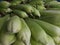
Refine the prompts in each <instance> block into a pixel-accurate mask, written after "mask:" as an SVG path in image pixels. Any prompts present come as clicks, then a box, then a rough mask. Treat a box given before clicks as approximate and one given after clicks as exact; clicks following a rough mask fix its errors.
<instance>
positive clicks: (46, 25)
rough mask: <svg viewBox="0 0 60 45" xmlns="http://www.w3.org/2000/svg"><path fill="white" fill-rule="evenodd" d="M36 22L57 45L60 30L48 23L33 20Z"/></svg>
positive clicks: (59, 41) (59, 40)
mask: <svg viewBox="0 0 60 45" xmlns="http://www.w3.org/2000/svg"><path fill="white" fill-rule="evenodd" d="M34 21H35V22H37V23H38V24H39V25H40V26H41V27H42V28H43V29H44V30H45V31H46V32H47V33H48V34H49V35H50V36H51V37H52V38H53V39H54V41H55V43H57V44H59V43H60V34H59V33H60V28H59V27H57V26H55V25H52V24H50V23H47V22H44V21H41V20H36V19H35V20H34Z"/></svg>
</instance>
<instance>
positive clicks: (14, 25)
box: [7, 16, 22, 33]
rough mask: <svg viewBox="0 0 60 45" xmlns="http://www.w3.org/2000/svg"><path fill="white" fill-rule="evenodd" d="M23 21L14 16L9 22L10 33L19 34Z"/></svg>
mask: <svg viewBox="0 0 60 45" xmlns="http://www.w3.org/2000/svg"><path fill="white" fill-rule="evenodd" d="M21 26H22V25H21V20H20V18H19V17H18V16H13V17H11V19H10V20H9V22H8V25H7V29H8V32H10V33H17V32H19V31H20V30H21Z"/></svg>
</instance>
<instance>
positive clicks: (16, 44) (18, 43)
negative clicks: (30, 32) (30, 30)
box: [13, 40, 25, 45]
mask: <svg viewBox="0 0 60 45" xmlns="http://www.w3.org/2000/svg"><path fill="white" fill-rule="evenodd" d="M13 45H25V44H24V42H22V41H18V40H16V41H15V42H14V43H13Z"/></svg>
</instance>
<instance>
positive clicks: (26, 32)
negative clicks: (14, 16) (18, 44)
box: [17, 19, 31, 45]
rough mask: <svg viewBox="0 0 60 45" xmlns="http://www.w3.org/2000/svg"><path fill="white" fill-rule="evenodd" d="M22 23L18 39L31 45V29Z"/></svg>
mask: <svg viewBox="0 0 60 45" xmlns="http://www.w3.org/2000/svg"><path fill="white" fill-rule="evenodd" d="M21 22H22V29H21V31H20V32H19V33H18V34H17V38H18V39H19V40H21V41H23V42H25V44H26V45H30V37H31V32H30V29H29V27H28V26H27V24H26V22H25V21H24V20H23V19H21Z"/></svg>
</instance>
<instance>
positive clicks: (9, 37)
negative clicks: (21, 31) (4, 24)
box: [0, 32, 16, 45]
mask: <svg viewBox="0 0 60 45" xmlns="http://www.w3.org/2000/svg"><path fill="white" fill-rule="evenodd" d="M15 40H16V38H15V35H14V34H9V33H5V32H0V42H1V44H2V45H10V44H12V43H14V42H15Z"/></svg>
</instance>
